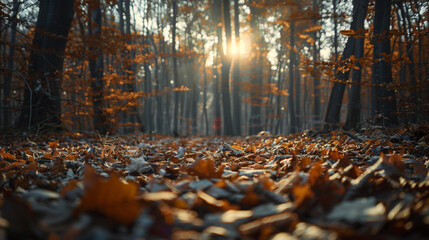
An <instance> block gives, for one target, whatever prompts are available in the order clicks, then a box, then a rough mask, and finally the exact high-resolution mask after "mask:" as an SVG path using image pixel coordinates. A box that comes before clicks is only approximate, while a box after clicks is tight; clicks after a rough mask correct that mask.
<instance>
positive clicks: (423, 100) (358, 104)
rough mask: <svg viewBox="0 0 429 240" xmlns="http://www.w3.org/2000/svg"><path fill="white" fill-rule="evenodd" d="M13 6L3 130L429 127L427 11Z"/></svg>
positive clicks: (267, 4) (137, 1)
mask: <svg viewBox="0 0 429 240" xmlns="http://www.w3.org/2000/svg"><path fill="white" fill-rule="evenodd" d="M0 6H1V8H0V9H1V10H0V18H1V21H0V24H1V25H0V57H1V59H2V60H1V64H0V79H1V82H0V84H1V92H0V96H1V101H0V126H1V130H2V131H10V130H11V129H20V130H22V131H38V132H39V131H45V130H46V131H50V130H60V129H66V130H78V131H98V132H99V133H101V134H106V133H108V132H109V133H118V134H123V133H133V132H144V133H159V134H167V135H176V136H185V135H186V136H189V135H224V136H230V135H253V134H257V133H259V132H260V131H269V132H271V133H273V134H286V133H294V132H298V131H302V130H304V129H308V128H313V129H319V130H320V129H325V130H329V129H335V128H338V127H345V128H348V129H360V128H361V127H364V126H366V125H369V124H376V125H380V126H388V127H389V126H398V125H400V124H410V123H419V122H422V121H425V120H426V119H427V118H428V110H429V106H428V103H429V101H428V94H429V91H428V90H429V89H428V87H429V85H428V79H429V73H428V68H429V66H428V63H429V61H428V60H429V59H428V58H429V57H428V56H429V52H428V51H429V47H428V46H429V34H428V27H429V26H428V17H429V15H428V10H429V4H428V2H427V1H421V0H408V1H387V0H371V1H369V0H354V1H338V0H333V1H324V0H312V1H310V0H305V1H294V0H290V1H283V0H282V1H280V0H261V1H257V0H203V1H200V0H182V1H179V0H169V1H167V0H104V1H103V0H64V1H56V0H39V1H35V0H2V1H1V2H0Z"/></svg>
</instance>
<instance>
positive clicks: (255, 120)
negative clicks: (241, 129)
mask: <svg viewBox="0 0 429 240" xmlns="http://www.w3.org/2000/svg"><path fill="white" fill-rule="evenodd" d="M252 2H254V1H252ZM259 11H260V10H259V9H257V8H256V7H255V6H250V12H251V14H252V15H253V17H252V19H251V20H250V25H251V28H252V30H253V40H254V41H255V43H257V44H258V45H259V49H255V54H254V57H253V58H252V69H251V71H250V72H251V76H250V79H251V83H252V86H253V88H254V89H253V90H252V91H251V93H250V99H251V101H250V116H249V135H254V134H257V133H259V132H260V131H261V130H262V126H261V117H262V114H261V105H262V103H261V93H260V92H258V89H260V88H261V87H262V62H260V59H261V54H262V51H261V49H260V48H261V47H262V43H263V36H262V35H261V31H260V29H259V26H258V19H257V16H259Z"/></svg>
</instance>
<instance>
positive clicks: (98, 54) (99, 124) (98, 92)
mask: <svg viewBox="0 0 429 240" xmlns="http://www.w3.org/2000/svg"><path fill="white" fill-rule="evenodd" d="M93 4H94V5H90V7H89V8H90V21H89V24H90V26H89V33H90V35H91V38H92V39H93V40H94V43H95V42H96V39H101V28H102V23H101V3H100V1H99V0H95V1H94V3H93ZM100 45H101V44H100V43H98V44H97V46H100ZM89 51H90V53H91V54H92V55H91V56H90V61H89V70H90V73H91V94H92V103H93V106H94V118H93V123H94V129H95V130H97V131H98V132H99V133H100V134H106V133H107V131H108V124H107V118H106V115H105V111H104V81H103V75H104V66H103V61H104V56H103V52H102V50H101V48H99V47H96V46H95V44H93V45H92V46H91V47H90V49H89Z"/></svg>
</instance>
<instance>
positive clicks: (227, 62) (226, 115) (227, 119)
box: [216, 0, 233, 136]
mask: <svg viewBox="0 0 429 240" xmlns="http://www.w3.org/2000/svg"><path fill="white" fill-rule="evenodd" d="M216 4H218V5H220V6H218V7H217V8H219V9H222V10H223V23H224V28H225V37H226V44H225V46H226V49H225V50H226V51H225V52H226V53H224V49H223V44H222V42H223V41H222V39H223V36H222V27H218V29H217V40H218V46H219V53H220V56H221V62H222V67H221V71H222V74H221V78H222V80H221V83H222V84H221V89H222V91H221V92H222V110H223V115H222V116H223V134H224V135H225V136H230V135H232V134H233V131H232V117H231V97H230V94H229V72H230V70H231V50H230V48H231V14H230V11H229V7H230V1H229V0H223V1H222V2H221V1H216ZM221 15H222V14H220V13H218V14H216V16H217V25H218V26H219V25H221V24H222V19H221Z"/></svg>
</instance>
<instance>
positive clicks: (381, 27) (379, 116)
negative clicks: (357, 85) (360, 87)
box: [372, 0, 397, 126]
mask: <svg viewBox="0 0 429 240" xmlns="http://www.w3.org/2000/svg"><path fill="white" fill-rule="evenodd" d="M390 9H391V2H390V0H376V1H375V18H374V35H375V39H376V41H375V45H374V55H373V58H374V62H375V63H374V65H373V75H372V83H373V84H374V85H375V86H374V87H373V112H372V114H373V117H374V118H376V122H377V123H378V124H382V125H383V126H395V125H396V124H397V117H396V116H395V115H394V113H395V111H396V99H395V92H394V91H393V90H391V89H388V87H389V85H390V84H391V83H392V67H391V65H390V63H389V62H387V61H385V59H383V55H384V56H388V55H389V54H390V38H389V36H388V34H389V28H390Z"/></svg>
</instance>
